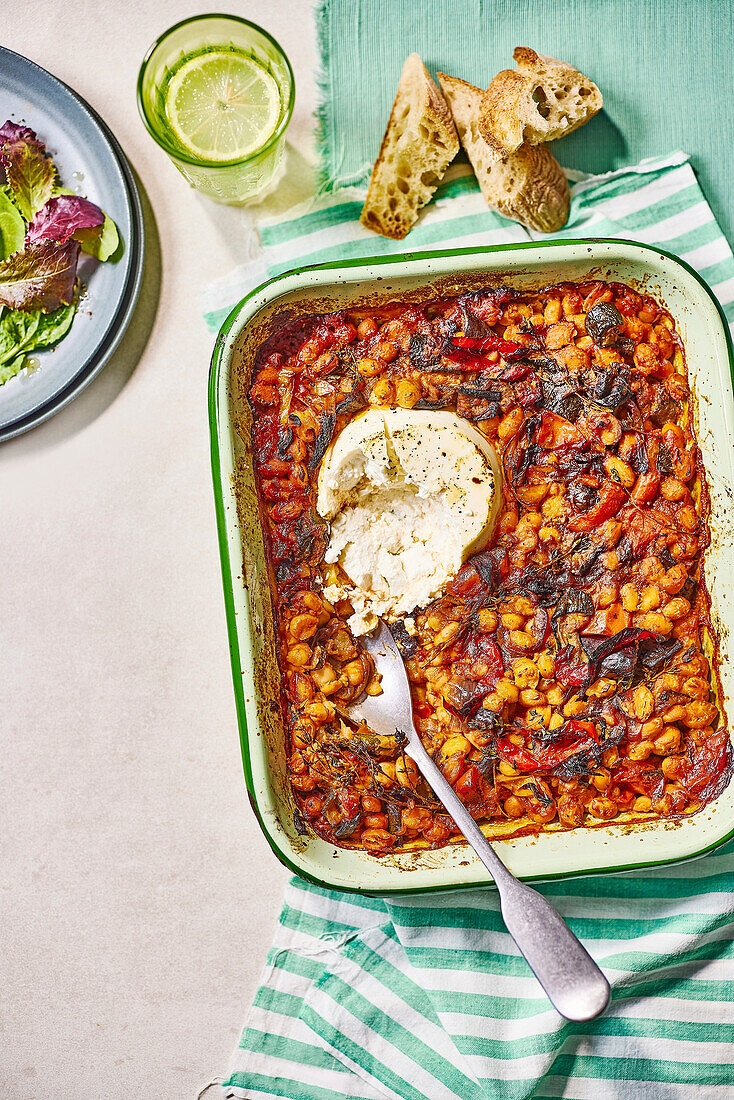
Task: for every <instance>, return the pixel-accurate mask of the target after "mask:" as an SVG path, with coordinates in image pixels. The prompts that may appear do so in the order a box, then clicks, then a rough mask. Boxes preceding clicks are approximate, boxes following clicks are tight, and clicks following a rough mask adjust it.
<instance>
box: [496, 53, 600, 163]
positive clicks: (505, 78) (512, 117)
mask: <svg viewBox="0 0 734 1100" xmlns="http://www.w3.org/2000/svg"><path fill="white" fill-rule="evenodd" d="M512 56H513V58H514V59H515V62H516V64H517V72H514V71H513V70H512V69H503V71H502V72H501V73H497V76H496V77H495V78H494V80H493V81H492V83H491V84H490V85H489V87H488V88H487V91H486V92H485V93H484V98H483V100H482V110H481V118H480V121H479V132H480V133H481V135H482V137H483V138H484V139H485V140H486V141H487V142H488V143H489V145H490V148H491V149H494V150H496V152H497V153H498V155H502V154H507V153H514V152H515V150H516V149H519V147H520V146H521V145H522V143H523V141H525V142H527V143H528V144H529V145H539V144H540V143H541V142H544V141H555V139H556V138H560V137H564V136H565V135H566V134H570V133H573V131H574V130H578V128H579V126H583V125H584V123H585V122H588V121H589V119H590V118H593V117H594V115H595V114H596V113H597V111H600V110H601V108H602V105H603V100H602V96H601V92H600V91H599V89H598V88H597V86H596V84H594V83H592V81H591V80H589V79H588V77H585V76H584V75H583V73H580V72H579V71H578V69H574V67H573V65H567V64H566V62H565V61H557V60H556V58H555V57H546V56H545V55H544V54H539V53H536V52H535V50H531V49H530V48H529V47H528V46H518V47H517V49H516V50H515V52H514V53H513V55H512Z"/></svg>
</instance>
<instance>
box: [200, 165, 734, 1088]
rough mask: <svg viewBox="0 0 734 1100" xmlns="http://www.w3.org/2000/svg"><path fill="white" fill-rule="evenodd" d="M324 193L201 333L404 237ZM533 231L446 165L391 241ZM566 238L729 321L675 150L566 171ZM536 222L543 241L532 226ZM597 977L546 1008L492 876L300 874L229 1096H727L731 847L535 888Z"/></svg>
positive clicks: (220, 294) (268, 227)
mask: <svg viewBox="0 0 734 1100" xmlns="http://www.w3.org/2000/svg"><path fill="white" fill-rule="evenodd" d="M362 197H363V193H360V192H355V191H349V192H344V191H341V192H337V193H335V194H332V195H330V196H328V197H325V198H321V199H319V200H314V201H311V202H310V203H308V204H306V205H305V206H303V207H301V208H300V209H298V210H295V211H291V212H290V214H289V215H288V216H286V217H282V216H280V217H279V218H277V219H276V218H270V219H264V220H263V221H261V223H260V225H259V233H260V241H261V245H262V247H261V249H260V250H259V253H258V254H257V255H255V256H253V257H251V259H250V261H249V262H248V264H246V265H244V266H243V267H242V268H240V269H238V271H237V272H235V273H233V275H232V276H229V277H228V278H227V280H225V281H224V282H221V283H219V284H218V285H217V286H215V287H213V288H210V289H209V291H208V292H207V294H206V301H205V315H206V320H207V323H208V324H209V326H210V328H211V329H212V330H215V329H217V328H218V327H219V325H220V324H221V322H222V321H223V320H224V318H225V317H226V315H227V313H228V312H229V309H230V307H231V306H232V305H233V304H235V302H236V301H237V300H238V299H239V298H240V297H242V295H243V294H244V293H246V292H247V291H248V290H250V289H251V288H252V286H253V285H255V283H257V282H260V281H262V279H263V278H265V277H267V276H272V275H274V274H277V273H278V272H281V271H284V270H287V269H289V268H294V267H300V266H303V265H305V264H313V263H318V262H319V261H322V260H327V259H328V260H334V259H342V258H345V257H348V256H362V255H375V254H378V253H387V252H404V251H405V247H406V243H405V242H393V241H387V240H384V239H383V238H380V237H375V236H373V235H372V234H370V233H368V232H367V231H366V230H364V229H362V227H361V226H360V225H359V222H358V220H357V218H358V214H359V210H360V207H361V198H362ZM534 236H537V235H535V234H532V233H528V232H527V231H526V230H524V229H523V228H522V227H520V226H518V225H515V224H514V223H511V222H507V221H505V220H504V219H503V218H501V217H499V215H497V214H495V213H493V212H492V211H489V210H488V209H487V207H486V205H485V204H484V201H483V199H482V198H481V196H480V194H479V192H478V189H477V186H476V183H475V181H474V178H473V176H471V175H470V173H469V171H468V169H467V168H466V167H462V166H455V167H454V168H452V169H451V171H450V173H449V174H448V175H447V177H446V178H445V180H444V182H443V183H442V185H441V187H440V188H439V191H438V195H437V201H436V202H434V203H433V204H432V205H431V206H430V207H429V208H428V209H427V211H426V212H425V214H424V216H423V217H422V219H421V221H420V222H419V224H418V225H417V226H416V228H415V229H414V230H413V231H412V232H411V234H410V237H409V238H408V241H407V245H408V247H409V248H411V249H413V248H415V249H422V250H425V249H427V248H431V247H436V248H438V247H441V246H446V245H447V244H456V245H462V246H466V245H471V244H473V243H476V244H483V245H486V244H500V243H503V242H513V241H521V240H527V239H528V238H531V239H532V238H533V237H534ZM563 236H564V237H580V236H596V237H624V238H627V239H635V240H639V241H643V242H647V243H650V244H656V245H660V246H661V247H663V248H665V249H667V250H669V251H672V252H675V253H677V254H678V255H680V256H681V257H683V258H684V259H685V260H687V261H688V262H689V263H690V264H691V265H692V266H693V267H695V268H696V269H697V270H698V271H699V272H700V273H701V274H702V275H703V277H704V278H705V279H706V280H707V282H708V283H709V284H710V285H711V286H712V287H713V289H714V291H715V293H716V294H717V296H718V298H719V300H720V302H721V304H722V306H723V307H724V310H725V312H726V316H727V318H728V320H729V323H730V324H731V323H732V321H734V259H733V258H732V253H731V250H730V248H729V246H728V244H727V242H726V240H725V238H724V236H723V235H722V233H721V231H720V229H719V227H718V225H717V223H716V221H715V220H714V217H713V215H712V213H711V210H710V208H709V207H708V205H707V203H706V200H705V199H704V196H703V194H702V192H701V190H700V188H699V186H698V184H697V182H696V178H695V176H694V174H693V171H692V169H691V167H690V164H689V163H688V159H687V157H686V156H685V154H683V153H677V154H674V155H673V156H669V157H666V158H658V159H656V160H650V161H647V162H644V163H642V164H639V165H637V166H636V167H633V168H627V169H624V170H621V171H617V172H614V173H611V174H609V175H605V176H596V177H587V178H583V179H579V180H578V181H577V182H576V183H575V184H574V186H573V203H572V210H571V219H570V222H569V224H568V226H567V227H566V228H565V229H564V231H563ZM544 239H545V238H544ZM540 889H541V891H542V892H543V893H544V894H546V895H547V896H548V897H549V898H551V899H552V901H553V903H554V904H555V905H556V906H557V908H558V909H559V910H560V912H561V913H562V914H563V916H564V917H565V919H566V920H567V921H568V923H569V925H570V927H571V928H572V929H573V931H574V932H575V933H576V934H577V935H578V936H580V937H581V938H582V939H583V941H584V943H585V944H586V946H587V948H588V949H589V951H590V952H591V954H592V955H593V956H594V958H595V959H596V960H597V961H598V962H599V964H600V965H601V966H602V967H603V969H604V971H605V973H606V974H607V976H608V978H609V980H610V982H611V983H612V987H613V1001H612V1005H611V1007H610V1009H609V1010H608V1012H607V1013H606V1014H605V1016H604V1017H603V1018H602V1019H600V1020H595V1021H593V1022H592V1023H587V1024H570V1023H568V1022H567V1021H565V1020H563V1019H561V1017H560V1016H558V1014H557V1013H556V1012H555V1011H554V1010H553V1009H552V1008H551V1006H550V1004H549V1002H548V1000H547V999H546V998H545V996H544V995H543V993H542V991H541V989H540V987H539V986H538V984H537V982H536V981H535V978H534V977H533V975H532V974H531V972H530V970H529V969H528V967H527V965H526V963H525V961H524V959H523V958H522V956H521V955H520V954H519V952H518V950H517V948H516V946H515V944H514V942H513V941H512V939H511V938H510V936H509V935H508V933H507V932H506V931H505V929H504V926H503V923H502V918H501V916H500V912H499V903H498V898H497V894H496V892H495V891H494V890H493V889H491V888H485V889H473V890H469V891H458V892H456V893H452V894H444V895H440V896H438V897H437V896H436V895H432V896H428V897H410V898H402V899H401V898H397V899H396V898H390V899H388V900H381V899H378V898H369V897H359V896H356V895H347V894H342V893H339V892H336V891H330V890H325V889H319V888H317V887H315V886H312V885H310V884H308V883H306V882H304V881H302V880H300V879H297V878H296V879H294V880H293V881H292V882H291V884H290V885H289V886H288V889H287V895H286V901H285V905H284V908H283V912H282V914H281V917H280V924H279V927H278V930H277V933H276V938H275V942H274V945H273V947H272V950H271V951H270V953H269V956H268V960H267V965H266V967H265V970H264V973H263V976H262V982H261V986H260V989H259V990H258V993H257V995H256V997H255V1001H254V1004H253V1006H252V1008H251V1010H250V1014H249V1017H248V1020H247V1025H246V1027H245V1029H244V1031H243V1033H242V1037H241V1039H240V1043H239V1046H238V1048H237V1050H236V1051H235V1053H234V1056H233V1059H232V1064H231V1069H230V1073H229V1076H228V1078H227V1081H226V1084H225V1086H224V1094H225V1095H226V1096H227V1097H247V1098H248V1100H249V1098H252V1100H255V1098H265V1097H268V1098H270V1097H283V1098H288V1100H341V1098H348V1100H386V1098H388V1100H529V1098H531V1097H568V1098H574V1100H582V1098H584V1100H585V1098H593V1100H678V1098H680V1100H683V1098H685V1100H689V1098H690V1097H691V1096H692V1095H695V1097H696V1098H697V1100H699V1098H700V1100H726V1098H730V1097H732V1096H734V1069H733V1066H734V1018H733V1017H732V1011H731V1007H730V1003H731V1002H732V1000H734V844H729V845H727V846H726V847H724V848H722V849H720V850H719V851H718V852H717V853H715V854H713V855H710V856H707V857H706V858H704V859H701V860H699V861H696V862H690V863H687V864H684V865H682V866H679V867H674V868H669V869H663V870H657V871H651V872H644V873H643V872H629V873H625V874H619V875H608V876H594V877H587V878H579V879H571V880H568V881H559V882H553V883H548V884H545V885H541V886H540Z"/></svg>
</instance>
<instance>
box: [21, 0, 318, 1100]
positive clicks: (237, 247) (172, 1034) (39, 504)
mask: <svg viewBox="0 0 734 1100" xmlns="http://www.w3.org/2000/svg"><path fill="white" fill-rule="evenodd" d="M229 7H230V8H231V9H232V10H236V11H237V13H238V14H242V15H245V16H246V17H248V18H251V19H253V20H254V21H255V22H258V23H260V24H262V25H263V26H265V27H266V28H267V29H268V30H269V31H271V33H272V34H274V36H275V37H276V38H277V39H278V40H279V41H280V42H281V44H282V45H283V47H284V49H285V50H286V52H287V53H288V55H289V57H290V59H291V61H292V63H293V67H294V69H295V73H296V83H297V100H296V110H295V115H294V118H293V121H292V123H291V127H290V130H289V138H290V140H291V141H292V142H293V143H294V144H295V145H296V146H297V147H298V148H300V149H302V150H304V151H305V150H308V149H309V147H310V142H311V134H312V120H311V110H312V108H313V103H314V94H315V93H314V88H313V80H312V75H311V74H312V70H313V68H314V64H315V47H314V41H313V29H312V20H311V16H310V9H309V4H308V3H307V0H250V2H249V3H240V4H233V5H229ZM222 8H224V9H225V10H226V8H227V5H226V4H224V5H222V4H218V3H215V4H212V5H209V4H206V3H202V2H201V0H197V2H195V3H187V2H186V0H157V2H156V3H155V4H151V3H142V2H141V0H127V2H126V3H125V4H123V3H117V2H113V0H82V2H80V3H78V4H76V5H69V4H68V3H66V2H65V0H25V2H24V3H22V4H11V3H10V0H0V23H1V24H2V35H1V36H0V41H1V42H2V45H4V46H7V47H8V48H10V49H13V50H17V51H18V52H19V53H22V54H24V55H25V56H27V57H29V58H31V59H32V60H33V61H36V62H38V63H39V64H40V65H42V66H44V68H47V69H48V70H50V72H52V73H54V74H55V75H56V76H58V77H60V78H61V79H62V80H64V81H66V82H67V83H68V84H70V85H71V87H73V88H74V89H76V90H77V91H78V92H79V93H80V94H81V95H82V96H84V97H85V98H86V99H87V100H88V101H89V102H90V103H91V104H92V106H93V107H95V108H96V109H97V110H98V111H99V113H100V114H101V115H102V116H103V118H104V119H105V120H106V121H107V123H108V124H109V126H110V127H111V129H112V130H113V131H114V133H115V134H116V136H117V138H118V139H119V141H120V143H121V144H122V146H123V148H124V149H125V151H126V153H127V155H128V157H129V159H130V162H131V164H132V165H133V167H134V169H135V171H136V172H137V173H138V176H139V178H140V180H141V182H142V190H143V198H144V203H145V206H146V221H147V231H148V256H147V265H146V274H145V279H144V285H143V294H142V297H141V301H140V304H139V306H138V310H137V313H136V316H135V318H134V320H133V322H132V325H131V328H130V329H129V330H128V333H127V336H126V338H125V340H124V342H123V345H122V346H121V348H120V349H119V350H118V352H117V354H116V355H115V357H114V359H113V361H112V362H111V364H110V365H109V366H108V367H107V369H106V370H105V371H104V372H103V374H102V375H101V376H100V377H99V378H98V379H97V380H96V381H95V382H93V383H92V385H91V386H90V387H89V388H88V389H87V390H86V391H85V392H84V393H83V394H82V396H81V397H79V398H78V400H77V401H76V402H74V403H73V404H72V405H71V406H70V407H69V408H67V409H66V410H64V411H63V412H61V413H60V414H59V415H58V416H57V417H55V418H53V419H52V420H50V421H48V422H47V423H46V424H44V425H42V426H41V427H39V428H36V429H35V430H34V431H32V432H30V433H28V434H27V435H25V436H22V437H20V438H19V439H16V440H12V441H10V442H8V443H5V444H2V445H0V556H1V560H2V572H1V574H0V575H1V577H2V579H1V580H0V593H1V596H0V606H2V612H1V613H0V653H1V655H2V656H1V658H0V659H1V661H2V665H1V666H0V668H1V671H0V684H1V687H0V691H1V692H2V696H1V699H0V728H1V730H2V745H3V748H2V753H1V754H0V782H1V784H2V806H3V813H2V820H3V824H2V827H1V828H0V860H1V862H2V873H1V877H0V882H1V884H2V888H1V890H0V1051H1V1053H0V1096H2V1097H3V1100H37V1098H38V1100H40V1098H43V1100H51V1098H53V1100H97V1098H100V1100H102V1098H104V1100H107V1098H110V1100H118V1098H119V1100H138V1098H141V1100H142V1098H145V1100H149V1098H151V1100H152V1098H154V1097H155V1098H160V1100H179V1098H182V1100H183V1098H193V1097H195V1096H196V1093H197V1091H198V1089H199V1088H200V1087H201V1085H202V1084H204V1083H205V1082H206V1081H209V1080H210V1079H211V1078H212V1077H213V1076H216V1075H217V1074H218V1073H220V1072H222V1071H223V1070H225V1069H226V1065H227V1060H228V1055H229V1051H230V1049H231V1048H232V1046H233V1045H234V1043H235V1042H236V1038H237V1035H238V1032H239V1028H240V1026H241V1024H242V1022H243V1019H244V1016H245V1011H246V1008H247V1006H248V1004H249V1002H250V999H251V997H252V994H253V992H254V989H255V985H256V981H257V977H258V973H259V970H260V968H261V966H262V962H263V959H264V956H265V952H266V950H267V947H268V945H269V943H270V940H271V937H272V933H273V927H274V923H275V920H276V916H277V912H278V909H279V905H280V900H281V894H282V889H283V885H284V882H285V879H286V873H285V872H284V871H283V869H282V868H281V867H280V865H279V864H278V863H277V862H276V861H275V858H274V857H273V856H272V855H271V852H270V850H269V848H268V847H267V845H266V843H265V841H264V840H263V838H262V837H261V834H260V832H259V829H258V827H257V824H256V822H255V819H254V817H253V815H252V813H251V811H250V808H249V805H248V802H247V797H246V793H245V787H244V782H243V777H242V767H241V762H240V754H239V743H238V737H237V727H236V721H235V711H234V701H233V695H232V687H231V682H230V671H229V665H228V650H227V638H226V631H225V620H224V611H223V602H222V593H221V582H220V573H219V560H218V552H217V542H216V533H215V522H214V510H213V503H212V490H211V481H210V472H209V445H208V425H207V414H206V378H207V368H208V360H209V355H210V351H211V345H212V339H211V337H210V336H209V335H208V334H207V332H206V330H205V328H204V325H203V322H202V320H201V318H200V316H199V306H198V301H197V293H198V290H199V288H200V287H202V286H203V285H205V284H206V283H207V282H209V281H211V280H212V279H213V278H215V277H216V276H217V275H218V274H220V273H224V272H226V271H228V270H229V269H231V268H232V267H234V266H235V265H236V264H237V263H238V262H239V261H240V260H241V258H242V256H243V254H244V250H245V247H246V243H247V242H246V236H247V233H248V232H249V230H248V228H247V218H246V216H245V215H244V214H243V212H242V211H241V210H232V209H224V208H221V207H217V206H215V205H213V204H210V203H208V202H207V201H206V200H204V199H201V198H199V197H198V196H197V195H196V194H195V193H194V192H193V191H191V190H190V189H189V188H188V186H187V184H186V182H185V181H184V179H183V178H182V177H181V176H179V175H178V173H177V172H176V171H175V169H174V168H173V167H172V166H171V165H170V164H169V162H168V161H167V159H166V157H165V155H164V154H163V153H162V152H161V150H160V149H158V147H157V146H156V145H155V144H154V143H153V141H152V140H151V139H150V138H149V136H148V134H147V132H146V131H145V130H144V128H143V125H142V123H141V122H140V119H139V117H138V113H137V108H136V103H135V84H136V79H137V74H138V67H139V65H140V62H141V60H142V57H143V54H144V53H145V50H146V49H147V47H148V45H149V44H150V42H151V41H152V40H153V39H154V38H155V37H156V36H157V35H158V34H159V33H160V32H161V31H162V30H164V29H165V28H166V27H167V26H169V25H170V24H172V23H174V22H176V21H177V20H179V19H183V18H185V17H186V16H189V15H192V14H195V13H197V12H200V11H205V10H213V11H216V10H221V9H222ZM0 121H1V120H0ZM146 196H147V201H146ZM207 1095H208V1094H207Z"/></svg>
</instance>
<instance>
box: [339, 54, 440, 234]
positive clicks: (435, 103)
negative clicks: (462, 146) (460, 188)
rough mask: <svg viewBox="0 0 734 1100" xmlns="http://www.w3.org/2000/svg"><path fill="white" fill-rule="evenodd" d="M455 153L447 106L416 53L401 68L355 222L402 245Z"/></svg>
mask: <svg viewBox="0 0 734 1100" xmlns="http://www.w3.org/2000/svg"><path fill="white" fill-rule="evenodd" d="M458 151H459V139H458V138H457V136H456V129H455V127H454V123H453V120H452V118H451V112H450V111H449V109H448V107H447V105H446V101H445V100H444V98H443V96H442V95H441V93H440V92H439V90H438V88H437V87H436V85H435V83H434V82H433V80H431V77H430V75H429V73H428V71H427V70H426V68H425V66H424V64H423V62H422V61H421V59H420V57H419V56H418V54H417V53H412V54H411V55H410V57H408V59H407V60H406V62H405V64H404V65H403V71H402V73H401V75H400V82H399V84H398V92H397V95H396V96H395V102H394V103H393V107H392V111H391V113H390V118H389V120H388V123H387V129H386V130H385V136H384V138H383V139H382V145H381V147H380V152H379V155H378V157H377V160H376V161H375V166H374V168H373V169H372V176H371V178H370V185H369V190H368V191H367V198H366V200H365V204H364V208H363V209H362V213H361V215H360V219H359V220H360V221H361V223H362V225H363V226H364V227H365V228H366V229H371V230H372V231H373V232H374V233H381V234H382V236H383V237H392V238H394V239H395V240H402V238H403V237H404V236H405V234H406V233H407V232H408V230H409V229H410V228H411V226H413V225H414V224H415V222H416V220H417V218H418V211H419V210H420V208H421V207H422V206H425V204H426V203H427V202H428V200H429V199H430V197H431V195H432V194H433V192H434V191H435V190H436V188H437V187H438V184H439V183H440V181H441V177H442V176H443V174H444V172H445V171H446V169H447V168H448V166H449V164H450V163H451V161H452V160H453V159H454V157H455V156H456V154H457V153H458Z"/></svg>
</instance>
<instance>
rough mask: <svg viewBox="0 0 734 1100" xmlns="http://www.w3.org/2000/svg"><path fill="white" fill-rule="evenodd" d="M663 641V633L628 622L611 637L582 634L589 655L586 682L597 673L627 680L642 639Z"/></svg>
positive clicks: (643, 640)
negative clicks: (627, 624) (628, 624)
mask: <svg viewBox="0 0 734 1100" xmlns="http://www.w3.org/2000/svg"><path fill="white" fill-rule="evenodd" d="M650 640H652V641H655V642H658V643H659V642H662V641H664V640H665V639H664V637H663V635H662V634H655V633H653V631H651V630H642V629H641V628H640V627H638V626H628V627H625V629H624V630H620V631H619V632H618V633H617V634H613V635H612V637H611V638H603V640H601V641H600V640H599V638H598V637H597V636H594V635H588V634H587V635H586V636H585V637H582V639H581V644H582V645H583V647H584V649H585V650H586V652H587V653H588V655H589V683H593V682H594V680H596V679H598V678H599V676H608V677H610V678H611V679H616V680H622V679H624V680H626V679H627V678H628V677H632V675H633V674H634V670H635V665H636V664H637V657H638V652H639V647H640V644H641V643H642V642H647V641H650Z"/></svg>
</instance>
